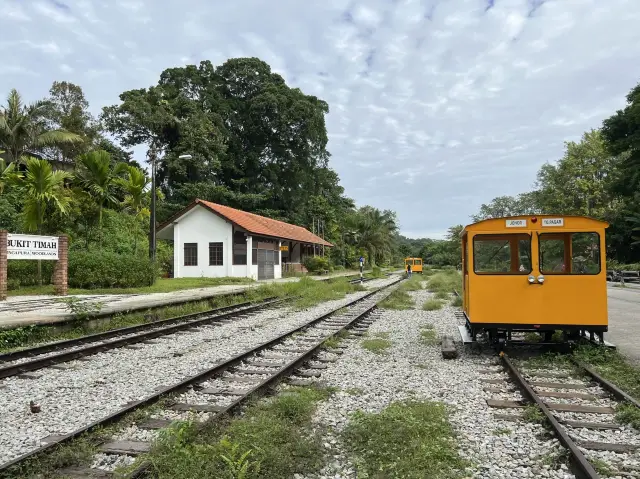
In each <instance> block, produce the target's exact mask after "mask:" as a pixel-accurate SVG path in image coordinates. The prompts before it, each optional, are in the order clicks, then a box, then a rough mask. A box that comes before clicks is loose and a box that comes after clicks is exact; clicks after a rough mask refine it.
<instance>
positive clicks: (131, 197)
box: [120, 166, 151, 253]
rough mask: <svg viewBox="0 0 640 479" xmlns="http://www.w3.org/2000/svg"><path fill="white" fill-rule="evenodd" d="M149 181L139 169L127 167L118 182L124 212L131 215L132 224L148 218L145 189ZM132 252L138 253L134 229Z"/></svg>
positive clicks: (136, 234)
mask: <svg viewBox="0 0 640 479" xmlns="http://www.w3.org/2000/svg"><path fill="white" fill-rule="evenodd" d="M150 182H151V180H150V178H149V177H148V176H147V175H146V174H145V172H144V171H142V170H141V169H140V168H136V167H135V166H129V167H127V169H126V176H125V177H124V178H123V179H121V180H120V185H121V186H122V189H123V190H124V192H125V195H126V196H125V198H124V202H123V206H124V210H125V211H128V212H130V213H131V215H132V216H133V219H134V223H135V222H137V221H139V220H141V219H142V218H146V217H148V216H149V209H148V208H147V204H146V203H147V201H146V200H147V198H148V196H149V195H148V194H147V189H148V187H149V184H150ZM133 239H134V243H133V251H134V253H136V252H137V251H138V231H137V228H135V227H134V231H133Z"/></svg>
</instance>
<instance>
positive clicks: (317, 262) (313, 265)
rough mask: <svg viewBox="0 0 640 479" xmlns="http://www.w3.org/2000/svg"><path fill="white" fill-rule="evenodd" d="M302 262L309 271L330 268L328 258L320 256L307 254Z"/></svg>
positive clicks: (314, 271) (315, 271)
mask: <svg viewBox="0 0 640 479" xmlns="http://www.w3.org/2000/svg"><path fill="white" fill-rule="evenodd" d="M303 264H304V267H305V268H307V271H309V272H310V273H318V272H319V271H322V270H329V269H330V264H329V260H328V259H327V258H323V257H322V256H308V257H307V258H305V259H304V261H303Z"/></svg>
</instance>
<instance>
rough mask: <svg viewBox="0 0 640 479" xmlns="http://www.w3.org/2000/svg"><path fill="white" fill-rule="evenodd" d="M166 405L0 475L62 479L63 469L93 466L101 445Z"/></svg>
mask: <svg viewBox="0 0 640 479" xmlns="http://www.w3.org/2000/svg"><path fill="white" fill-rule="evenodd" d="M166 406H167V403H166V401H165V400H160V401H158V402H157V403H155V404H153V405H151V406H148V407H146V408H143V409H138V410H136V411H133V412H132V413H130V414H128V415H127V416H125V417H124V418H122V419H121V420H120V421H118V423H117V424H114V425H112V426H107V427H98V428H96V429H94V430H93V431H91V432H89V433H86V434H83V435H82V436H80V437H78V438H77V439H73V440H71V441H69V442H67V443H64V444H61V445H58V446H54V447H53V448H51V449H50V450H49V451H47V452H45V453H42V454H40V455H37V456H33V457H31V458H29V459H27V460H25V461H23V462H21V463H19V464H16V465H15V466H13V467H10V468H8V469H7V470H6V471H3V472H0V479H16V478H18V477H19V478H20V479H50V478H51V479H53V478H56V479H57V478H59V477H60V473H59V471H60V469H64V468H66V467H71V466H87V467H88V466H90V465H91V463H92V461H93V456H94V455H95V454H96V453H97V452H99V450H98V448H99V446H100V444H102V443H104V442H105V441H107V440H109V439H110V438H112V437H113V436H114V435H115V434H116V433H117V432H118V431H120V430H122V429H125V428H126V427H128V426H130V425H131V424H133V423H137V422H140V421H141V420H143V419H144V418H146V417H148V416H149V415H151V414H152V413H154V412H156V411H158V410H160V409H163V408H165V407H166ZM116 477H117V476H116Z"/></svg>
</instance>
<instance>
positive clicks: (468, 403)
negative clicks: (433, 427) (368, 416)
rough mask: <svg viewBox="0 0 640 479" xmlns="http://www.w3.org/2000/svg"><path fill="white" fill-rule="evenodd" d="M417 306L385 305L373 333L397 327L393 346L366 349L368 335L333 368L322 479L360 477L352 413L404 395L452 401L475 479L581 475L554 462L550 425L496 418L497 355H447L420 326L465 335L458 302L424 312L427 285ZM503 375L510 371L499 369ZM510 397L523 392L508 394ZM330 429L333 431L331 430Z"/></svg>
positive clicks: (319, 422) (321, 414) (317, 420)
mask: <svg viewBox="0 0 640 479" xmlns="http://www.w3.org/2000/svg"><path fill="white" fill-rule="evenodd" d="M410 295H411V296H412V297H413V298H414V300H415V303H416V305H415V307H414V309H410V310H406V311H392V310H383V311H382V314H381V315H380V319H378V320H377V321H376V322H375V323H374V324H373V325H371V326H370V328H369V335H370V336H373V335H374V334H375V333H383V332H384V333H389V335H388V339H389V340H390V341H391V343H392V344H391V347H390V348H388V349H386V351H385V353H384V354H375V353H372V352H369V351H367V350H365V349H363V348H362V347H361V346H360V345H359V344H358V343H359V342H360V341H361V339H357V340H349V341H348V344H350V345H351V347H349V348H348V349H346V350H345V351H344V354H343V355H341V356H339V358H338V360H337V361H336V362H334V363H329V364H328V366H329V367H328V369H327V370H324V371H323V372H322V380H323V381H324V382H326V383H327V384H328V385H329V386H334V387H337V388H339V392H337V393H335V394H334V395H333V396H332V397H331V398H330V399H328V400H327V401H325V402H323V403H321V404H320V405H319V407H318V410H317V411H316V414H315V417H314V424H315V427H316V432H317V433H318V434H323V439H322V443H323V444H324V445H325V448H326V450H327V454H328V457H329V458H330V460H329V465H328V466H327V467H326V468H325V469H324V470H323V471H322V473H321V474H320V475H318V476H308V477H309V478H311V477H314V478H315V477H321V478H355V477H356V475H355V474H356V471H355V466H354V464H352V463H351V462H350V461H349V460H348V459H347V458H346V454H345V452H344V449H343V446H342V444H341V442H340V434H339V433H340V431H342V430H343V428H344V427H345V425H346V424H347V422H348V420H349V416H350V415H351V414H352V413H354V412H356V411H358V410H360V411H364V412H379V411H381V410H382V409H384V408H385V407H386V406H388V405H389V404H390V403H391V402H395V401H400V400H404V399H418V400H433V401H441V402H444V403H445V404H447V405H449V406H450V407H451V411H452V412H451V415H450V422H451V423H452V425H453V427H454V429H455V430H456V433H457V436H458V438H457V439H458V445H459V452H460V455H461V456H462V457H463V458H464V459H467V460H468V461H470V463H471V466H470V467H469V468H468V469H467V470H466V471H462V476H463V477H473V478H486V479H496V478H505V479H506V478H516V477H517V478H529V477H531V478H533V477H545V478H563V479H569V478H573V477H574V476H573V474H571V473H570V472H569V471H568V468H567V467H566V466H565V465H561V466H552V465H549V464H548V463H550V462H551V461H549V458H552V457H553V456H555V455H557V453H558V452H560V451H561V450H562V449H561V447H560V444H559V443H558V441H557V440H556V439H554V438H552V437H549V436H547V435H546V433H545V430H544V429H543V427H542V426H540V425H538V424H535V423H530V422H525V421H519V422H511V421H504V420H496V419H495V418H494V414H495V413H500V412H504V413H507V414H517V412H514V411H496V410H495V409H491V408H489V407H488V406H487V404H486V399H488V398H490V397H493V395H494V393H489V392H485V391H484V390H483V387H486V386H487V384H485V383H483V382H482V381H481V378H482V377H483V376H484V375H483V374H481V372H480V371H483V370H487V369H495V370H496V371H499V370H500V367H499V366H498V363H497V361H496V358H495V357H491V356H488V355H485V356H474V355H467V354H466V353H464V352H462V351H461V354H460V357H459V358H458V359H456V360H444V359H442V355H441V352H440V347H439V346H438V345H427V344H424V343H423V342H422V341H421V337H420V330H421V328H424V326H425V325H432V326H433V328H434V329H435V331H436V333H437V335H438V337H442V335H445V334H447V335H451V336H453V337H454V338H457V337H458V331H457V324H458V323H457V320H456V318H455V317H454V311H455V310H456V309H457V308H453V307H451V306H448V305H446V306H444V307H443V308H442V309H440V310H436V311H423V310H422V309H421V308H422V304H423V303H424V302H425V301H426V300H427V299H430V298H431V297H432V294H431V293H429V292H427V291H424V290H423V291H416V292H411V293H410ZM496 377H506V375H503V374H501V373H496ZM507 395H508V397H509V398H514V397H518V398H519V397H520V396H519V395H517V393H508V394H507ZM327 431H330V432H327Z"/></svg>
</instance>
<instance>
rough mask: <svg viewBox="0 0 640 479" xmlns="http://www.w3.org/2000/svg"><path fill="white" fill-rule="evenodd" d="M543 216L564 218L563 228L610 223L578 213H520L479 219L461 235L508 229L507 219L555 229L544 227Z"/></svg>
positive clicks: (528, 228) (601, 226)
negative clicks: (534, 220) (532, 220)
mask: <svg viewBox="0 0 640 479" xmlns="http://www.w3.org/2000/svg"><path fill="white" fill-rule="evenodd" d="M532 218H537V220H538V221H537V222H535V223H533V222H530V221H531V219H532ZM543 218H563V219H564V220H565V224H564V225H563V227H562V228H563V229H588V228H608V227H609V223H607V222H606V221H600V220H596V219H594V218H589V217H588V216H576V215H519V216H503V217H500V218H489V219H486V220H482V221H478V222H477V223H472V224H469V225H467V226H465V227H464V228H463V229H462V231H461V232H460V236H461V237H462V236H464V234H465V233H467V232H468V231H496V230H499V231H503V230H505V229H506V226H505V221H506V220H528V223H527V226H526V228H524V229H527V230H542V229H544V230H545V231H546V230H553V229H554V228H553V227H544V228H543V227H542V226H541V225H542V219H543ZM519 229H521V228H509V230H513V232H514V233H515V232H517V231H518V230H519Z"/></svg>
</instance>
